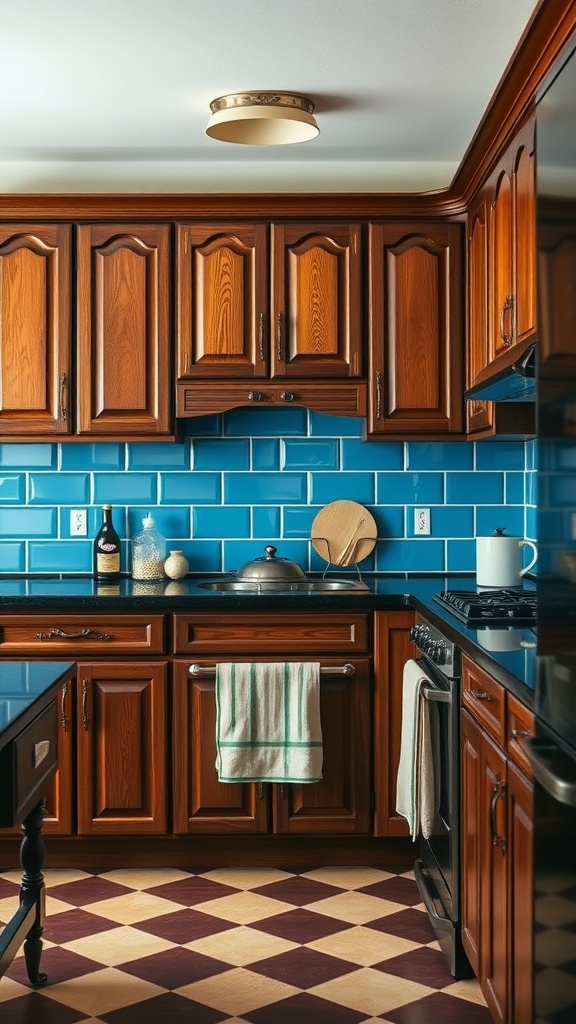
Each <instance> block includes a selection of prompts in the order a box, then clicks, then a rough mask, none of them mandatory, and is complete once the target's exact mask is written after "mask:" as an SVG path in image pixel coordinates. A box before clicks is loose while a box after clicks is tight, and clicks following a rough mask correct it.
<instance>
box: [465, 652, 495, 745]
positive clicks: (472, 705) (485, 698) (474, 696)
mask: <svg viewBox="0 0 576 1024" xmlns="http://www.w3.org/2000/svg"><path fill="white" fill-rule="evenodd" d="M462 703H463V705H464V706H465V707H467V708H468V710H469V711H470V712H471V713H472V714H473V715H474V717H475V719H476V720H477V721H478V722H481V723H482V725H483V726H484V728H485V729H486V730H487V731H488V732H489V733H490V735H491V736H493V737H494V739H495V740H497V741H498V743H500V745H501V746H504V741H505V728H506V692H505V690H504V688H503V687H502V686H500V683H498V682H496V680H495V679H493V678H492V676H491V675H489V674H488V673H487V672H485V671H484V669H482V668H480V667H479V666H478V665H475V664H474V662H473V661H470V660H469V659H468V658H466V657H464V658H463V659H462Z"/></svg>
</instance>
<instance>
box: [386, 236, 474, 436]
mask: <svg viewBox="0 0 576 1024" xmlns="http://www.w3.org/2000/svg"><path fill="white" fill-rule="evenodd" d="M462 244H463V238H462V233H461V227H460V225H458V224H439V223H433V222H430V223H427V222H413V223H409V222H397V223H386V224H371V225H370V242H369V255H370V302H369V311H370V312H369V316H370V324H369V330H370V374H369V378H370V380H369V397H370V409H369V430H368V432H369V435H372V436H379V435H386V436H391V435H396V436H408V437H409V436H411V435H414V434H426V435H427V436H428V437H435V436H436V437H440V436H444V435H446V434H454V433H460V432H461V431H462V405H463V403H462V393H463V382H464V375H463V362H464V359H463V351H464V324H463V315H462V286H463V285H462Z"/></svg>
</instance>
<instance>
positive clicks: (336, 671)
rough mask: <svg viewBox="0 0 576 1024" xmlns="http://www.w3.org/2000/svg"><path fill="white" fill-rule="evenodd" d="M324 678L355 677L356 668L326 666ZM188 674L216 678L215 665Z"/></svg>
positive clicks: (196, 669) (202, 666)
mask: <svg viewBox="0 0 576 1024" xmlns="http://www.w3.org/2000/svg"><path fill="white" fill-rule="evenodd" d="M320 672H321V674H322V675H323V676H353V675H355V673H356V668H355V667H354V665H351V664H350V663H349V662H347V663H346V664H345V665H326V666H322V667H321V668H320ZM188 674H189V675H191V676H215V675H216V666H215V665H190V668H189V669H188Z"/></svg>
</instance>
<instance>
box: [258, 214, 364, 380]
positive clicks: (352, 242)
mask: <svg viewBox="0 0 576 1024" xmlns="http://www.w3.org/2000/svg"><path fill="white" fill-rule="evenodd" d="M360 238H361V233H360V225H359V224H305V223H300V224H298V223H296V224H274V225H273V226H272V309H271V345H270V357H271V374H270V375H271V377H308V378H310V377H312V378H315V377H358V376H360V375H361V373H362V311H361V254H360Z"/></svg>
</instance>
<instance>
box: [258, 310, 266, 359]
mask: <svg viewBox="0 0 576 1024" xmlns="http://www.w3.org/2000/svg"><path fill="white" fill-rule="evenodd" d="M265 333H266V313H260V326H259V329H258V347H259V355H260V362H261V363H263V362H264V359H265V356H266V351H265V348H264V335H265Z"/></svg>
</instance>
